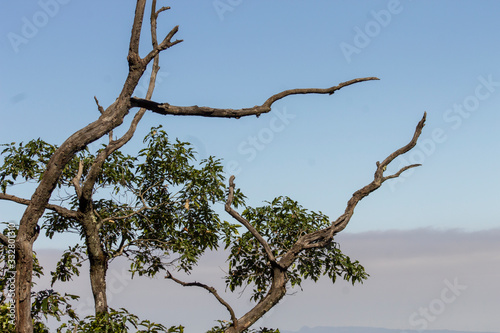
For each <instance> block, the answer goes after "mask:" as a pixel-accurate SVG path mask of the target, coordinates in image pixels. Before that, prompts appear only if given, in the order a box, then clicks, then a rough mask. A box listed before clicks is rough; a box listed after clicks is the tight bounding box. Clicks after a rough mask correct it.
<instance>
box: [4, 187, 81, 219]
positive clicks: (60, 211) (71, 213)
mask: <svg viewBox="0 0 500 333" xmlns="http://www.w3.org/2000/svg"><path fill="white" fill-rule="evenodd" d="M0 200H9V201H13V202H16V203H18V204H21V205H25V206H28V205H29V204H30V203H31V200H28V199H24V198H19V197H16V196H15V195H10V194H6V193H0ZM45 208H46V209H49V210H52V211H54V212H56V213H58V214H60V215H62V216H64V217H66V218H70V219H77V218H78V212H76V211H74V210H70V209H67V208H64V207H61V206H58V205H53V204H47V205H45Z"/></svg>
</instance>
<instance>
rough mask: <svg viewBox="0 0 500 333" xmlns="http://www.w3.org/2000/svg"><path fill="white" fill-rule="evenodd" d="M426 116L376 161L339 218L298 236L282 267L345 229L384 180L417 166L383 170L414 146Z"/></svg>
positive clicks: (282, 261) (283, 258)
mask: <svg viewBox="0 0 500 333" xmlns="http://www.w3.org/2000/svg"><path fill="white" fill-rule="evenodd" d="M426 116H427V114H426V113H424V115H423V117H422V119H421V120H420V121H419V123H418V124H417V127H416V128H415V132H414V134H413V137H412V139H411V140H410V142H409V143H408V144H407V145H405V146H404V147H402V148H399V149H398V150H396V151H395V152H393V153H392V154H390V155H389V156H388V157H387V158H386V159H385V160H384V161H383V162H382V163H380V162H377V163H376V165H377V169H376V170H375V174H374V177H373V181H372V182H371V183H369V184H368V185H366V186H364V187H363V188H361V189H359V190H357V191H356V192H354V194H353V195H352V197H351V199H349V201H348V202H347V207H346V209H345V211H344V213H343V214H342V215H341V216H340V217H339V218H337V220H335V221H333V222H332V224H331V225H330V226H329V227H328V228H325V229H321V230H317V231H314V232H312V233H309V234H306V235H303V236H301V237H299V239H298V240H297V242H296V243H295V244H294V245H293V246H292V248H291V249H290V250H289V251H288V252H287V253H286V254H285V255H284V256H283V257H282V258H281V260H280V261H279V264H280V265H281V266H282V267H289V266H290V265H291V264H292V263H293V262H294V261H295V259H296V258H297V256H298V254H299V253H300V252H301V251H302V250H305V249H311V248H320V247H324V246H326V245H327V244H328V243H330V242H331V241H333V237H334V236H335V235H336V234H338V233H339V232H341V231H342V230H344V229H345V227H346V226H347V224H348V223H349V221H350V220H351V217H352V215H353V214H354V208H355V207H356V205H357V204H358V203H359V202H360V201H361V200H362V199H363V198H365V197H366V196H368V195H369V194H370V193H372V192H373V191H375V190H377V189H378V188H379V187H380V186H381V185H382V184H383V183H384V182H385V181H386V180H388V179H392V178H396V177H399V176H400V175H401V174H402V173H403V172H404V171H406V170H408V169H411V168H414V167H417V166H419V164H412V165H408V166H405V167H403V168H401V169H400V170H399V171H398V172H397V173H395V174H393V175H390V176H384V171H385V170H386V168H387V166H388V164H389V163H391V162H392V161H393V160H394V159H395V158H397V157H398V156H400V155H402V154H404V153H406V152H408V151H410V150H411V149H412V148H413V147H415V145H416V144H417V140H418V138H419V136H420V134H421V133H422V129H423V127H424V125H425V119H426Z"/></svg>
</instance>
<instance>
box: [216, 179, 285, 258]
mask: <svg viewBox="0 0 500 333" xmlns="http://www.w3.org/2000/svg"><path fill="white" fill-rule="evenodd" d="M234 187H235V185H234V176H231V177H230V178H229V195H228V196H227V201H226V205H225V206H224V207H225V210H226V212H228V213H229V215H231V216H232V217H233V218H234V219H236V220H237V221H238V222H240V223H241V224H243V225H244V226H245V228H247V230H248V231H250V233H251V234H252V235H253V236H254V237H255V238H256V239H257V240H258V241H259V243H260V244H261V245H262V247H263V248H264V250H265V251H266V255H267V258H268V259H269V261H270V262H271V263H273V264H277V262H276V257H275V256H274V254H273V251H272V250H271V247H270V246H269V244H268V243H267V242H266V240H265V239H264V237H262V235H261V234H260V233H259V232H258V231H257V229H255V228H254V227H253V226H252V225H251V224H250V222H248V220H247V219H245V218H244V217H243V216H241V215H240V214H239V213H238V212H237V211H235V210H234V209H232V208H231V204H232V202H233V198H234Z"/></svg>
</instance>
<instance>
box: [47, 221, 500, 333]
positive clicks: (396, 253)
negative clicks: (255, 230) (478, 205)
mask: <svg viewBox="0 0 500 333" xmlns="http://www.w3.org/2000/svg"><path fill="white" fill-rule="evenodd" d="M499 238H500V229H492V230H484V231H477V232H463V231H460V230H444V231H442V230H433V229H417V230H410V231H396V230H393V231H371V232H363V233H356V234H350V233H341V234H339V235H338V236H337V238H336V241H337V242H339V243H340V246H341V249H342V251H343V252H344V253H345V254H347V255H349V256H350V257H351V258H352V259H356V260H359V261H360V262H361V264H363V266H364V267H365V269H366V271H367V272H368V273H369V274H370V277H369V279H368V280H367V281H366V282H365V283H364V284H362V285H358V284H357V285H355V286H352V285H350V284H349V283H346V282H345V281H341V280H337V282H336V283H335V285H332V283H331V281H329V280H328V279H321V280H320V281H319V282H318V283H312V282H306V283H304V285H303V291H300V290H297V291H296V293H294V294H293V295H288V296H286V297H285V298H284V299H283V300H282V301H281V302H280V304H279V305H278V306H277V307H275V309H273V310H272V311H271V312H270V313H269V314H268V315H266V316H265V317H264V318H263V319H262V320H261V321H260V322H259V323H258V324H257V326H267V327H280V328H282V329H287V330H298V329H299V328H300V327H302V326H311V327H314V326H372V327H385V328H395V329H420V328H422V326H423V323H424V320H425V321H426V322H425V324H426V325H427V328H428V329H450V330H469V331H491V332H495V331H498V327H500V320H499V319H498V316H497V311H498V308H499V306H500V288H499V287H498V281H499V277H500V242H499V241H498V240H499ZM38 255H39V257H40V260H41V261H42V264H46V266H47V267H46V272H48V271H49V270H50V269H53V267H54V264H55V260H56V259H55V258H57V256H58V255H60V251H55V250H39V251H38ZM49 266H50V267H49ZM226 267H227V265H226V264H225V256H224V254H221V253H208V254H207V255H205V256H204V258H203V259H202V262H200V264H199V265H198V267H196V269H195V270H194V272H193V273H192V274H191V275H188V276H186V275H184V274H181V273H175V274H176V276H177V277H179V278H181V279H184V280H185V281H195V280H196V281H200V282H204V283H207V284H210V285H213V286H214V287H216V288H217V289H218V290H219V291H220V292H221V293H222V294H223V297H225V298H226V299H227V300H228V301H229V302H230V303H231V304H232V305H233V307H234V308H235V310H236V311H237V314H239V315H241V314H243V313H244V311H246V310H248V309H249V308H250V307H251V306H252V303H250V302H248V301H247V298H245V295H243V296H242V297H241V298H238V296H239V295H238V294H229V293H228V294H224V293H223V291H224V281H223V279H222V277H223V276H224V272H223V271H224V269H225V268H226ZM127 268H128V265H127V263H126V261H125V260H118V261H115V262H113V263H112V264H111V265H110V270H109V273H108V287H111V288H110V289H112V290H113V292H112V293H111V295H110V305H111V306H112V307H114V308H119V307H125V308H127V309H128V310H130V311H131V312H132V313H135V314H137V315H139V316H140V317H141V318H145V319H150V320H154V321H158V322H161V323H163V324H166V325H176V324H183V325H185V326H187V330H186V332H188V333H189V332H193V333H194V332H202V331H203V329H208V328H210V327H212V326H213V325H215V324H216V323H215V320H216V319H228V314H227V312H226V310H225V309H224V308H223V307H222V306H220V304H219V303H218V302H217V301H216V300H215V299H214V298H213V297H212V296H211V295H209V294H208V293H207V292H206V291H205V290H202V289H200V288H183V287H181V286H178V285H176V284H174V283H173V282H172V281H169V280H164V279H163V276H161V277H158V278H156V279H152V280H150V279H147V278H134V280H130V279H129V278H128V276H127V273H126V270H127ZM172 273H174V272H172ZM47 274H48V273H47ZM47 280H48V278H47V279H46V280H45V281H40V283H39V286H40V287H43V286H44V285H46V284H47V283H48V282H47ZM453 284H455V285H458V286H463V288H462V289H458V290H455V292H456V293H458V295H455V294H453V290H452V289H453V287H450V286H453ZM55 287H56V288H58V289H59V288H63V289H64V290H68V291H71V292H73V293H77V294H80V295H83V299H84V301H85V300H87V302H88V303H89V304H88V306H87V308H86V310H87V311H91V310H92V306H91V305H92V298H91V297H90V295H91V294H90V291H89V290H90V287H89V283H88V276H87V275H86V272H82V274H81V276H80V277H79V278H78V279H77V280H76V281H75V282H70V283H58V284H57V285H56V286H55ZM450 288H452V289H450ZM452 299H453V300H452ZM451 300H452V301H451ZM425 309H427V311H428V314H427V315H426V314H425ZM422 311H424V312H422ZM193 317H196V318H197V319H196V321H193V319H192V318H193Z"/></svg>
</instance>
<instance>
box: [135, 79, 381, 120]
mask: <svg viewBox="0 0 500 333" xmlns="http://www.w3.org/2000/svg"><path fill="white" fill-rule="evenodd" d="M372 80H378V78H376V77H365V78H359V79H353V80H350V81H346V82H342V83H340V84H339V85H336V86H333V87H330V88H325V89H321V88H302V89H290V90H285V91H282V92H280V93H278V94H275V95H273V96H271V97H269V98H268V99H267V100H266V101H265V102H264V103H263V104H262V105H256V106H254V107H251V108H242V109H220V108H212V107H208V106H198V105H194V106H174V105H170V104H168V103H157V102H154V101H151V100H148V99H143V98H137V97H132V98H130V102H131V104H132V107H141V108H145V109H148V110H150V111H152V112H154V113H159V114H163V115H168V114H171V115H175V116H203V117H220V118H240V117H245V116H252V115H256V116H260V115H261V114H262V113H268V112H269V111H271V106H272V104H273V103H275V102H276V101H278V100H280V99H282V98H284V97H287V96H291V95H301V94H329V95H331V94H333V93H334V92H336V91H337V90H340V89H342V88H343V87H347V86H349V85H351V84H355V83H359V82H364V81H372Z"/></svg>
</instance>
